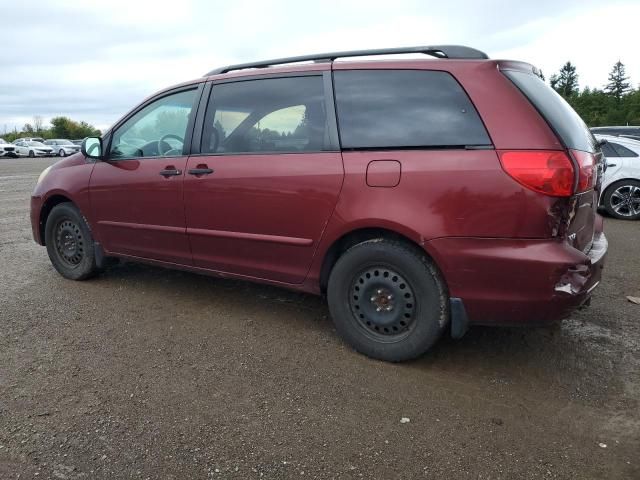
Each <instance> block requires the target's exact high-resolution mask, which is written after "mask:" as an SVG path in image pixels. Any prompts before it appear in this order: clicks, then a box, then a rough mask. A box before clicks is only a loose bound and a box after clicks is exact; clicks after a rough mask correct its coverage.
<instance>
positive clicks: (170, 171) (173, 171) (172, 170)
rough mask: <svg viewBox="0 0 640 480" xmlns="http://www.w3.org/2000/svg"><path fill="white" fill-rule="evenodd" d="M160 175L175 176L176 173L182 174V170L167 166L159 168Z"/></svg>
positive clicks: (165, 176)
mask: <svg viewBox="0 0 640 480" xmlns="http://www.w3.org/2000/svg"><path fill="white" fill-rule="evenodd" d="M160 175H162V176H163V177H164V178H169V177H175V176H178V175H182V171H180V170H178V169H177V168H172V167H167V168H165V169H164V170H160Z"/></svg>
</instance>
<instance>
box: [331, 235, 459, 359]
mask: <svg viewBox="0 0 640 480" xmlns="http://www.w3.org/2000/svg"><path fill="white" fill-rule="evenodd" d="M327 297H328V303H329V310H330V312H331V316H332V318H333V321H334V324H335V327H336V330H337V331H338V333H339V334H340V335H341V336H342V338H343V339H344V340H345V341H346V342H347V343H349V344H350V345H351V346H352V347H353V348H354V349H355V350H357V351H358V352H360V353H363V354H365V355H367V356H369V357H372V358H376V359H379V360H386V361H390V362H400V361H404V360H410V359H412V358H416V357H419V356H420V355H422V354H424V353H425V352H426V351H427V350H429V348H431V346H433V344H434V343H435V342H436V341H437V340H438V339H439V338H440V336H441V334H442V332H443V331H444V329H445V327H446V325H447V324H448V321H449V301H448V295H447V292H446V287H445V285H444V282H443V281H442V279H441V278H440V274H439V273H438V270H437V268H436V267H435V265H434V264H433V262H432V261H431V260H430V259H428V258H427V257H426V255H424V254H423V253H421V252H420V251H419V250H418V249H417V248H413V247H412V246H410V245H407V244H405V243H402V242H397V241H392V240H386V239H375V240H368V241H366V242H363V243H360V244H358V245H355V246H353V247H351V248H350V249H349V250H347V251H346V252H345V253H344V254H343V255H342V256H341V257H340V258H339V259H338V261H337V262H336V264H335V266H334V267H333V270H332V271H331V274H330V276H329V284H328V289H327Z"/></svg>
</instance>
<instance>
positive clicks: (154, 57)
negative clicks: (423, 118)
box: [0, 0, 640, 132]
mask: <svg viewBox="0 0 640 480" xmlns="http://www.w3.org/2000/svg"><path fill="white" fill-rule="evenodd" d="M639 8H640V6H639V5H637V2H632V1H628V2H622V1H621V2H617V3H613V4H611V3H609V4H606V5H605V4H603V3H602V2H596V1H592V0H583V1H577V0H569V1H564V2H558V1H557V0H553V1H551V0H539V1H536V2H533V1H531V2H518V3H513V2H507V1H499V0H489V1H485V2H476V1H473V0H466V1H462V0H460V1H448V2H435V1H403V0H398V1H395V2H390V1H388V0H386V1H362V0H356V1H352V2H344V1H334V0H327V1H325V2H316V3H312V2H297V1H291V0H271V1H269V2H257V1H248V0H237V1H234V2H218V1H206V0H182V1H180V2H169V1H160V0H158V1H146V0H145V1H132V0H109V1H99V2H86V1H82V0H60V1H42V2H35V1H24V0H23V1H22V2H21V3H18V2H7V4H6V5H3V6H2V17H3V19H5V20H6V19H10V21H9V22H6V21H5V22H4V23H3V27H2V29H0V45H3V46H5V48H3V49H2V53H1V54H0V56H1V58H0V67H1V68H2V70H1V72H2V73H1V74H0V132H2V129H3V126H4V125H6V126H7V128H9V129H11V128H12V127H13V126H18V127H21V126H22V125H23V124H24V123H26V122H30V121H31V119H32V117H33V116H34V115H41V116H42V117H44V119H45V121H48V120H49V119H50V118H51V117H53V116H56V115H67V116H70V117H71V118H73V119H77V120H85V121H88V122H90V123H93V124H94V125H96V126H98V127H100V128H106V127H108V126H109V125H110V124H112V123H113V122H114V121H116V120H117V119H118V118H119V117H120V116H121V115H123V114H124V113H126V111H128V110H129V109H130V108H132V107H134V106H135V105H136V104H137V103H138V102H139V101H141V100H142V99H143V98H144V97H146V96H147V95H149V94H151V93H153V92H154V91H156V90H158V89H160V88H163V87H166V86H169V85H171V84H174V83H178V82H181V81H184V80H188V79H191V78H195V77H198V76H201V75H203V74H204V73H205V72H207V71H209V70H211V69H213V68H215V67H217V66H221V65H226V64H231V63H239V62H246V61H251V60H259V59H264V58H272V57H281V56H288V55H299V54H305V53H315V52H323V51H330V50H347V49H355V48H375V47H393V46H407V45H424V44H438V43H460V44H466V45H469V46H473V47H476V48H480V49H482V50H485V51H487V52H488V53H489V54H490V56H492V57H494V58H497V57H509V58H515V59H521V60H525V61H529V62H531V63H534V64H535V65H537V66H538V67H541V68H542V69H543V71H544V72H545V74H546V75H547V76H550V74H551V73H553V72H554V71H557V70H558V69H559V68H560V66H561V65H562V64H563V63H564V62H565V61H567V60H572V61H573V62H574V63H575V64H576V65H577V67H578V73H579V75H580V80H581V84H582V85H583V86H584V85H585V84H588V85H590V86H602V85H603V84H604V83H605V82H606V76H607V74H608V72H609V70H610V68H611V66H612V65H613V63H614V62H615V61H617V60H618V59H621V60H622V61H623V62H624V63H625V64H626V65H627V72H628V73H629V74H630V75H631V77H632V81H633V82H634V84H637V83H638V82H640V57H638V56H637V54H636V52H635V51H634V50H635V48H636V44H637V42H636V41H635V39H634V38H633V36H634V35H635V29H636V26H635V25H634V22H635V21H637V19H638V18H640V10H639Z"/></svg>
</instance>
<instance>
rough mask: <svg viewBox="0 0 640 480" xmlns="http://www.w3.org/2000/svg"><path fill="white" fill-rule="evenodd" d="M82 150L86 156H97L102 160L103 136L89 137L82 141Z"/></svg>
mask: <svg viewBox="0 0 640 480" xmlns="http://www.w3.org/2000/svg"><path fill="white" fill-rule="evenodd" d="M80 151H82V154H83V155H84V156H85V157H89V158H96V159H98V160H100V159H101V158H102V138H100V137H87V138H85V139H84V140H83V141H82V146H81V147H80Z"/></svg>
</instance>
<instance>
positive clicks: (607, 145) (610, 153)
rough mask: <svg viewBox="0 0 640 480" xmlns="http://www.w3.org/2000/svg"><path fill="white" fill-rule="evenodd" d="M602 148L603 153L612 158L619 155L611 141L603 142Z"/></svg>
mask: <svg viewBox="0 0 640 480" xmlns="http://www.w3.org/2000/svg"><path fill="white" fill-rule="evenodd" d="M600 148H602V153H603V154H604V156H605V157H607V158H612V157H618V156H619V155H618V152H616V151H615V149H614V148H613V147H612V146H611V144H610V143H609V142H607V143H603V144H602V146H601V147H600Z"/></svg>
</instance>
